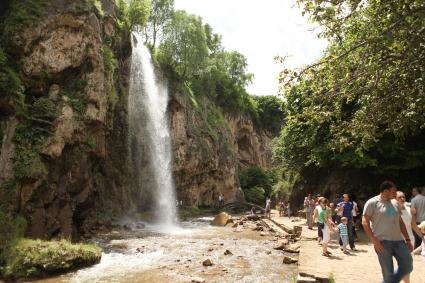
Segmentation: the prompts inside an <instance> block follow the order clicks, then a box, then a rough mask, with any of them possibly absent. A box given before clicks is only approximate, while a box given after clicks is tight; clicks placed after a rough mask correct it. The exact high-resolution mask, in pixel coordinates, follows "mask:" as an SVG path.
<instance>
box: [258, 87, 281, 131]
mask: <svg viewBox="0 0 425 283" xmlns="http://www.w3.org/2000/svg"><path fill="white" fill-rule="evenodd" d="M253 99H254V100H255V102H256V110H257V113H258V122H259V124H260V125H261V128H262V129H265V130H267V131H269V132H270V133H271V134H273V135H274V136H276V135H278V134H279V132H280V130H281V129H282V126H283V124H284V120H285V115H286V111H285V105H284V102H283V101H282V100H281V99H280V98H279V97H276V96H273V95H268V96H254V97H253Z"/></svg>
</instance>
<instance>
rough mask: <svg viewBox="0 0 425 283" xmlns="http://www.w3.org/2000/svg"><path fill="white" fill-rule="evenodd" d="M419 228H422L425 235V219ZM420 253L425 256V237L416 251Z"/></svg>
mask: <svg viewBox="0 0 425 283" xmlns="http://www.w3.org/2000/svg"><path fill="white" fill-rule="evenodd" d="M418 228H419V229H420V231H421V233H422V234H424V235H425V221H422V222H421V223H420V224H419V225H418ZM416 252H417V253H418V254H420V255H421V256H425V239H423V240H422V243H421V246H420V247H418V248H417V250H416V251H415V254H416Z"/></svg>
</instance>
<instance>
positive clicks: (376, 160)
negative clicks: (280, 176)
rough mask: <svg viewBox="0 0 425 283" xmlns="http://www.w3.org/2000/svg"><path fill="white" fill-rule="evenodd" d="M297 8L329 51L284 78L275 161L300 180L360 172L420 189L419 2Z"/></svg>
mask: <svg viewBox="0 0 425 283" xmlns="http://www.w3.org/2000/svg"><path fill="white" fill-rule="evenodd" d="M298 3H299V4H300V5H301V7H302V8H303V11H304V13H306V14H309V15H310V16H311V19H312V20H313V21H315V22H316V23H318V24H319V25H320V27H321V30H322V33H321V36H322V37H324V38H326V39H327V40H328V41H329V46H328V48H327V50H326V52H325V53H324V55H323V57H322V58H321V59H320V60H318V61H317V62H315V63H314V64H311V65H309V66H306V67H305V68H303V69H301V70H289V69H285V70H283V71H282V73H281V78H280V80H281V82H282V84H281V86H282V93H283V94H284V97H285V100H286V111H287V118H286V123H285V126H284V128H283V130H282V133H281V136H280V138H279V141H278V142H277V144H276V146H275V149H274V154H275V158H276V159H277V160H279V161H280V162H281V164H282V165H283V166H285V168H287V169H289V170H294V171H295V172H301V173H304V172H307V171H308V172H312V170H313V171H314V170H316V171H317V170H319V169H321V170H322V171H321V172H329V171H334V170H350V169H359V170H363V171H364V172H367V173H368V174H373V175H376V176H381V178H385V177H386V178H388V177H390V178H393V179H395V180H396V181H397V182H398V183H399V184H401V185H402V186H410V185H414V184H415V183H416V184H417V183H418V182H423V180H420V178H421V177H422V176H423V174H419V172H423V170H424V168H425V148H424V141H425V131H424V128H425V116H424V115H423V113H424V110H425V100H424V83H423V82H424V79H425V70H424V68H425V66H424V64H423V62H424V60H425V49H424V48H422V47H421V46H423V44H424V43H425V33H424V32H423V31H424V26H425V5H424V2H423V1H414V0H406V1H386V2H385V1H384V2H383V1H357V0H338V1H310V0H299V1H298ZM359 189H361V188H359Z"/></svg>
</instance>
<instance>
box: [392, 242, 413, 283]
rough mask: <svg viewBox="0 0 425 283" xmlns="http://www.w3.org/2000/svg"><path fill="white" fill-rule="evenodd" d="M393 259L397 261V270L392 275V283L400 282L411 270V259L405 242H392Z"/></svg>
mask: <svg viewBox="0 0 425 283" xmlns="http://www.w3.org/2000/svg"><path fill="white" fill-rule="evenodd" d="M393 246H394V257H395V259H396V260H397V265H398V269H397V271H396V273H395V274H394V282H400V281H401V279H403V278H404V277H405V276H406V275H408V274H410V272H412V270H413V258H412V255H411V254H410V251H409V249H408V248H407V245H406V242H404V241H394V242H393Z"/></svg>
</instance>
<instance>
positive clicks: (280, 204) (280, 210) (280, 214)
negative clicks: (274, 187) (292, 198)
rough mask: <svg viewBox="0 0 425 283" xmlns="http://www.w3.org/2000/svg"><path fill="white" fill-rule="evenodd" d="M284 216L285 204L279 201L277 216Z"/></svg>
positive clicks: (281, 200)
mask: <svg viewBox="0 0 425 283" xmlns="http://www.w3.org/2000/svg"><path fill="white" fill-rule="evenodd" d="M284 214H285V202H284V201H283V199H280V202H279V216H283V215H284Z"/></svg>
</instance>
